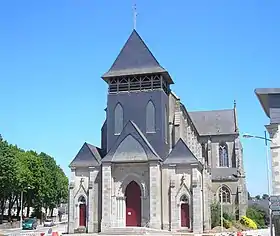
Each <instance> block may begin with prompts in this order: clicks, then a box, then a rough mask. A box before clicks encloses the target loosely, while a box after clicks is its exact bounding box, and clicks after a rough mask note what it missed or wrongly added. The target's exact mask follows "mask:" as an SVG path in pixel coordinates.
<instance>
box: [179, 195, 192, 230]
mask: <svg viewBox="0 0 280 236" xmlns="http://www.w3.org/2000/svg"><path fill="white" fill-rule="evenodd" d="M180 203H181V227H187V228H189V227H190V206H189V201H188V198H187V196H186V195H183V196H182V197H181V199H180Z"/></svg>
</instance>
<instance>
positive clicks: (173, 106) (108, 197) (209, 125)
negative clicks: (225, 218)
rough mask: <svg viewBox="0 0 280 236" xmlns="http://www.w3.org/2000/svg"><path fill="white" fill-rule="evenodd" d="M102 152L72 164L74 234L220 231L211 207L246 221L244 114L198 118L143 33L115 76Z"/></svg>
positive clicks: (94, 150) (82, 154)
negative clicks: (241, 126)
mask: <svg viewBox="0 0 280 236" xmlns="http://www.w3.org/2000/svg"><path fill="white" fill-rule="evenodd" d="M102 78H103V80H104V81H105V82H106V83H107V84H108V96H107V108H106V120H105V122H104V125H103V127H102V129H101V133H102V135H101V136H102V138H101V139H102V141H101V143H102V144H101V148H98V147H96V146H93V145H91V144H88V143H85V144H84V145H83V146H82V148H81V150H80V151H79V152H78V154H77V155H76V157H75V158H74V160H73V161H72V162H71V164H70V168H71V173H72V175H71V179H70V189H69V223H68V224H69V225H68V233H74V230H76V229H79V230H82V229H83V228H84V229H85V230H86V232H89V233H91V232H98V231H103V232H104V231H105V232H106V231H107V232H108V231H110V230H111V231H114V230H115V231H116V230H117V228H118V229H119V228H123V230H125V229H127V227H128V226H130V227H145V228H152V229H157V230H161V229H163V230H171V231H178V230H187V231H193V232H195V233H200V232H202V231H203V230H208V229H210V227H211V222H210V217H211V212H210V205H211V203H212V202H214V201H215V200H217V201H219V200H221V199H220V196H221V194H220V189H221V186H222V193H223V194H222V200H223V205H224V209H225V210H227V211H230V212H232V213H233V214H236V216H237V217H240V216H241V215H244V214H245V212H246V208H247V204H248V201H247V199H248V193H247V190H246V182H245V176H244V168H243V149H242V145H241V143H240V139H239V131H238V126H237V114H236V107H235V105H234V108H233V109H226V110H217V111H198V112H188V111H187V110H186V108H185V106H184V105H183V104H182V103H181V101H180V98H179V97H177V96H176V95H175V94H174V93H173V92H172V91H171V89H170V85H171V84H173V80H172V78H171V76H170V75H169V73H168V72H167V71H166V70H165V69H164V68H163V67H162V66H161V65H160V64H159V63H158V61H157V60H156V59H155V57H154V56H153V55H152V53H151V52H150V50H149V49H148V47H147V46H146V45H145V43H144V42H143V41H142V39H141V38H140V36H139V35H138V33H137V32H136V31H135V30H134V31H133V32H132V34H131V35H130V37H129V39H128V41H127V42H126V44H125V45H124V47H123V48H122V50H121V52H120V54H119V55H118V57H117V59H116V60H115V62H114V64H113V65H112V67H111V68H110V70H109V71H108V72H107V73H105V74H104V75H103V76H102Z"/></svg>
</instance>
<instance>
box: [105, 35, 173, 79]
mask: <svg viewBox="0 0 280 236" xmlns="http://www.w3.org/2000/svg"><path fill="white" fill-rule="evenodd" d="M151 73H162V74H163V75H164V76H165V78H166V79H167V81H168V82H169V83H170V84H173V81H172V79H171V77H170V75H169V74H168V72H167V71H166V70H165V69H164V68H163V67H162V66H161V65H160V64H159V62H158V61H157V60H156V58H155V57H154V56H153V54H152V53H151V51H150V50H149V48H148V47H147V45H146V44H145V43H144V41H143V40H142V38H141V37H140V36H139V34H138V33H137V32H136V30H133V31H132V33H131V35H130V36H129V38H128V40H127V41H126V43H125V45H124V46H123V48H122V50H121V52H120V53H119V55H118V57H117V59H116V60H115V62H114V63H113V65H112V66H111V68H110V69H109V71H108V72H106V73H105V74H104V75H103V76H102V78H103V79H104V80H106V79H107V78H109V77H117V76H124V75H141V74H151Z"/></svg>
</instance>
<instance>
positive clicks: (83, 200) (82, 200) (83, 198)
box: [78, 196, 86, 204]
mask: <svg viewBox="0 0 280 236" xmlns="http://www.w3.org/2000/svg"><path fill="white" fill-rule="evenodd" d="M78 202H79V203H80V204H86V199H85V197H84V196H80V197H79V199H78Z"/></svg>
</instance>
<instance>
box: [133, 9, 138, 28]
mask: <svg viewBox="0 0 280 236" xmlns="http://www.w3.org/2000/svg"><path fill="white" fill-rule="evenodd" d="M136 20H137V9H136V3H135V4H134V5H133V29H135V30H136Z"/></svg>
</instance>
